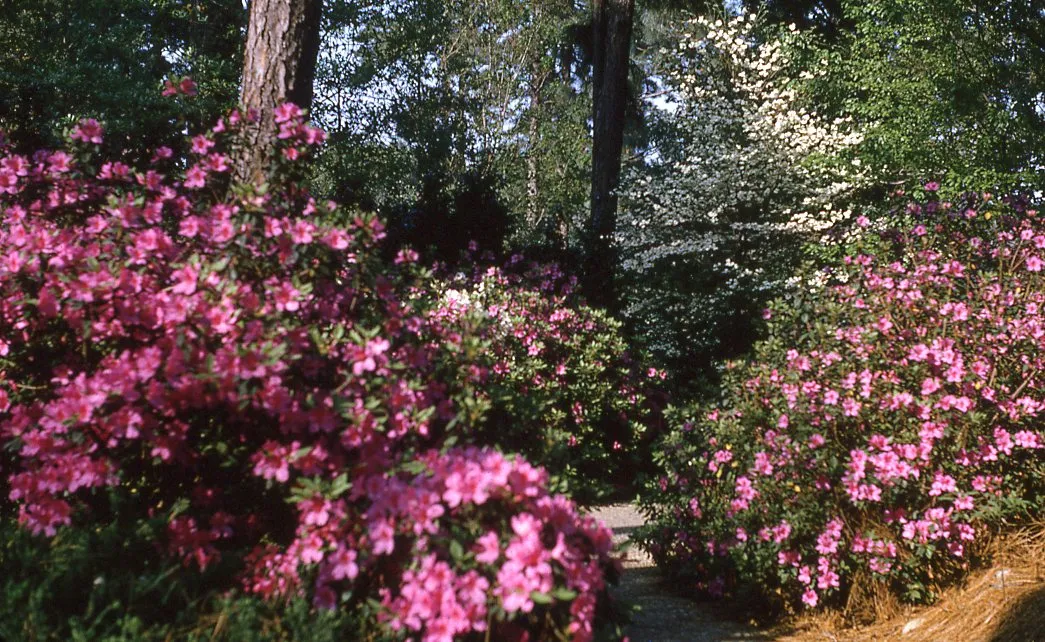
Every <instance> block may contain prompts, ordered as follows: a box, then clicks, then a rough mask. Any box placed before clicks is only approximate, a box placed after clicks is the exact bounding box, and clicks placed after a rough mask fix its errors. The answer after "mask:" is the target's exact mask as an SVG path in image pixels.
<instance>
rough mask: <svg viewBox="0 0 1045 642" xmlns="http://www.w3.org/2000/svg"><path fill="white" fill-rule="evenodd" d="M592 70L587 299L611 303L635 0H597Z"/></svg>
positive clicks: (594, 15) (586, 274) (594, 17)
mask: <svg viewBox="0 0 1045 642" xmlns="http://www.w3.org/2000/svg"><path fill="white" fill-rule="evenodd" d="M592 10H593V26H594V32H595V33H594V35H595V38H594V40H595V42H594V45H595V46H594V56H593V73H592V81H593V82H592V120H593V123H594V125H593V131H592V135H593V139H592V167H591V170H592V176H591V178H592V181H591V221H590V224H589V226H588V248H587V257H586V266H585V268H586V269H585V278H586V285H587V288H586V289H587V293H588V298H589V300H590V301H591V302H592V303H594V304H596V305H602V306H607V307H612V306H613V305H614V303H615V292H614V288H613V271H614V267H615V265H616V262H617V257H616V251H615V249H614V242H613V235H614V232H615V231H616V225H617V195H616V190H617V185H618V183H619V181H620V163H621V153H622V150H623V147H624V116H625V105H626V102H627V92H628V63H629V61H630V52H631V32H632V24H633V21H634V14H635V0H594V2H593V4H592Z"/></svg>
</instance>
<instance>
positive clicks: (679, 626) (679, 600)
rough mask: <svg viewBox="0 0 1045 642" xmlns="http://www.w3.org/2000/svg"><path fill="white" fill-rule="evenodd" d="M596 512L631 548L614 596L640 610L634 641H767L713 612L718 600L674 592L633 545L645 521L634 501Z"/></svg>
mask: <svg viewBox="0 0 1045 642" xmlns="http://www.w3.org/2000/svg"><path fill="white" fill-rule="evenodd" d="M592 514H593V515H594V516H595V517H596V518H598V519H600V520H602V521H603V522H605V523H606V525H607V526H609V527H610V528H611V529H613V538H614V540H615V541H617V542H619V543H621V544H622V545H623V547H624V550H625V551H627V558H626V560H625V562H624V576H623V577H622V578H621V582H620V585H618V586H617V587H616V589H615V590H614V591H613V593H614V596H615V597H617V598H618V599H621V600H624V601H625V602H629V603H631V604H637V605H639V606H640V607H641V608H642V610H641V611H639V612H638V613H636V614H635V615H634V618H633V621H632V624H631V627H630V628H629V629H628V637H629V639H630V641H631V642H740V641H744V640H766V639H767V638H766V637H764V636H763V635H761V634H760V633H759V632H758V631H756V630H755V629H752V628H750V627H745V626H744V625H742V624H739V623H737V622H731V621H728V620H726V619H724V618H722V617H719V616H718V615H716V614H715V605H714V604H711V603H705V604H701V603H698V602H694V601H692V600H689V599H686V598H684V597H682V596H680V595H678V594H677V593H676V592H674V591H672V588H671V586H670V583H669V581H668V580H666V579H664V578H663V577H662V576H661V574H660V571H659V570H658V569H657V568H656V566H654V564H653V560H652V559H650V557H649V555H647V554H646V553H645V551H643V550H641V549H640V548H638V546H632V545H630V543H629V541H628V537H629V535H630V534H631V533H632V532H633V531H634V530H635V529H636V528H637V527H639V526H641V525H642V524H643V522H644V520H643V517H642V514H641V513H640V512H639V511H638V509H637V508H636V507H635V506H633V505H630V504H616V505H613V506H603V507H600V508H598V509H596V510H594V511H593V512H592Z"/></svg>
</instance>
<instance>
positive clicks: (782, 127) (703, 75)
mask: <svg viewBox="0 0 1045 642" xmlns="http://www.w3.org/2000/svg"><path fill="white" fill-rule="evenodd" d="M755 23H756V20H755V18H754V17H753V16H751V15H748V14H742V15H740V16H738V17H735V18H733V19H730V20H728V21H724V22H723V21H711V20H708V19H706V18H698V19H696V20H692V21H690V22H689V23H688V24H687V25H686V27H685V28H684V29H683V34H682V36H681V38H680V40H679V42H678V45H677V49H676V50H675V51H667V52H662V53H663V54H664V55H662V58H664V59H665V60H667V61H668V63H667V68H666V69H665V70H664V71H663V75H662V78H661V80H662V82H663V85H664V86H665V87H667V88H668V92H669V93H668V95H669V98H668V100H667V102H668V103H669V105H670V109H668V110H664V109H661V110H660V111H661V112H662V113H665V119H666V120H667V121H668V125H669V126H670V127H671V129H672V131H673V132H675V140H674V141H671V144H669V145H665V147H667V148H668V149H667V150H666V151H664V150H660V149H658V151H657V154H655V155H654V156H653V157H652V158H647V159H646V162H645V163H644V164H643V165H641V166H639V167H636V168H632V170H631V171H629V172H628V173H627V174H626V175H625V179H624V181H623V185H622V190H621V214H620V221H619V224H618V235H617V242H618V245H619V247H620V250H621V252H620V256H621V262H622V267H623V269H624V270H625V272H626V274H628V275H630V276H631V277H632V278H631V279H630V280H631V281H632V282H633V283H636V284H637V286H636V289H635V291H634V292H633V296H631V297H628V298H629V302H628V305H629V308H628V309H626V310H625V311H626V313H628V314H629V316H632V318H637V317H638V315H642V314H648V313H649V312H650V311H651V310H652V311H655V313H656V314H660V315H661V316H663V315H664V314H689V315H698V316H699V315H701V314H706V313H707V310H708V309H709V302H708V300H707V295H715V293H709V292H694V293H693V294H694V296H692V297H689V300H691V301H692V302H693V306H692V307H691V308H690V309H688V310H685V309H680V304H679V303H678V300H679V298H680V297H679V296H678V295H679V293H678V292H663V291H662V292H660V293H658V288H661V289H663V287H662V286H660V285H658V284H657V283H658V281H657V279H655V278H653V276H652V275H653V274H655V273H656V274H661V275H662V274H663V273H664V272H665V271H670V270H672V269H680V266H683V267H682V269H686V270H691V271H692V270H701V271H710V272H713V273H715V274H716V275H717V276H716V278H714V283H715V285H714V287H715V289H716V292H717V295H718V296H721V297H727V296H730V295H731V294H732V293H731V292H730V290H731V289H732V290H733V292H735V291H736V290H735V289H736V288H743V289H746V290H748V291H753V293H754V292H765V291H769V290H772V289H773V288H774V287H776V286H780V285H782V284H783V283H784V282H785V281H786V279H787V277H788V276H789V275H788V274H786V273H783V272H786V271H782V270H781V269H780V268H781V267H782V265H781V261H780V256H779V254H780V250H782V249H784V248H787V247H790V248H794V247H796V246H797V245H800V244H801V243H802V242H808V241H817V240H818V237H820V236H821V235H823V234H825V233H826V232H827V231H828V230H831V229H832V228H834V227H836V226H837V225H838V224H839V223H840V222H842V221H845V220H847V219H848V218H849V217H850V216H851V214H852V213H851V212H850V211H849V210H848V209H846V208H845V207H844V206H840V205H839V204H844V203H845V202H846V201H847V197H848V196H849V195H850V194H851V193H852V191H853V190H854V189H855V188H856V187H858V186H861V185H863V184H865V183H866V181H867V170H866V168H864V167H863V166H862V165H861V163H860V162H859V159H857V158H855V150H856V147H857V145H859V143H860V142H861V141H862V138H863V137H862V135H861V133H860V130H859V128H857V127H855V126H854V124H853V122H852V121H851V119H848V118H840V119H828V118H825V117H823V116H821V115H820V114H818V113H817V112H816V111H815V110H814V109H812V108H810V107H808V106H806V105H805V104H804V103H803V99H802V96H801V86H802V84H803V83H805V82H808V81H809V80H811V79H814V78H816V77H817V76H820V75H823V74H824V72H825V67H824V65H826V62H819V63H816V64H814V65H812V68H807V69H804V70H802V71H801V72H797V71H795V67H796V65H795V61H794V59H793V56H792V53H791V52H792V51H793V48H792V47H790V43H791V42H793V41H794V37H795V36H796V35H797V34H794V33H792V34H786V35H785V36H784V37H783V39H782V40H775V41H774V40H771V41H763V40H760V39H758V38H756V35H755ZM792 31H793V30H792ZM796 76H797V77H796ZM659 101H660V105H661V106H663V105H664V103H665V99H664V98H663V97H660V98H659ZM651 108H654V109H655V108H656V105H651ZM785 263H786V262H785ZM683 280H685V279H683ZM678 281H679V279H677V278H673V279H671V282H672V283H676V282H678ZM705 282H706V281H705ZM672 287H674V286H672ZM661 295H663V296H661ZM658 299H662V300H658ZM669 299H670V300H671V301H672V303H671V304H669V303H668V300H669ZM682 299H683V300H685V299H686V297H682ZM681 307H682V308H685V307H687V306H685V305H682V306H681ZM711 307H712V308H714V307H717V306H711ZM656 311H659V312H656ZM667 322H669V323H674V321H673V320H671V319H668V320H667ZM641 324H644V325H647V326H650V325H655V323H653V322H652V321H651V320H650V319H648V318H647V319H644V320H642V321H641ZM678 339H679V338H676V340H678ZM655 340H656V338H655ZM682 340H685V338H682Z"/></svg>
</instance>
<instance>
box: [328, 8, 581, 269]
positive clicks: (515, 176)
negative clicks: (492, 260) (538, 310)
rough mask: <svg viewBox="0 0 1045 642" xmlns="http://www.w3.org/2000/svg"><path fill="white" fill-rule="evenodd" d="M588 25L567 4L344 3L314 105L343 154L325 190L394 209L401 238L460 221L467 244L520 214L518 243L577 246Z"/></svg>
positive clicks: (515, 224) (514, 233)
mask: <svg viewBox="0 0 1045 642" xmlns="http://www.w3.org/2000/svg"><path fill="white" fill-rule="evenodd" d="M585 16H586V12H585V11H583V10H581V9H579V8H578V7H576V6H574V5H573V3H570V2H565V1H562V0H556V1H555V2H542V3H536V4H535V3H528V2H518V1H516V0H483V1H481V2H460V1H456V0H455V1H454V2H431V1H428V0H416V1H412V2H404V3H392V4H389V3H384V2H373V1H371V2H362V3H334V5H333V6H332V7H331V10H330V11H329V12H328V15H327V24H326V27H325V43H326V47H325V51H324V53H323V54H322V55H321V56H320V64H319V70H318V81H317V92H316V105H315V109H314V112H315V117H316V119H317V120H318V121H319V122H320V123H322V124H323V125H324V126H325V127H326V128H327V129H328V130H330V131H331V133H332V137H331V140H332V145H331V146H330V149H329V151H328V152H327V154H326V157H325V158H324V159H322V160H321V162H320V165H319V168H318V171H317V177H316V182H317V184H318V185H319V186H320V187H321V188H322V189H323V190H325V191H326V193H328V194H330V195H334V196H337V197H338V198H340V199H341V200H343V201H346V202H350V203H360V204H363V205H364V206H368V207H377V208H380V209H382V210H383V211H385V212H388V213H389V217H390V225H391V226H392V228H393V229H395V228H397V227H398V228H400V229H406V230H409V229H425V228H426V227H436V226H438V224H439V223H440V222H442V221H444V220H447V219H455V220H457V221H461V222H468V225H465V226H464V227H463V229H462V228H461V226H457V228H455V229H454V230H453V233H454V234H456V235H458V236H463V237H465V238H464V240H463V242H464V243H467V241H468V240H469V237H474V238H476V239H477V240H479V237H481V236H484V234H485V233H484V225H483V220H482V219H483V217H486V216H490V217H501V218H504V217H507V221H508V224H507V225H502V226H501V228H502V230H504V231H508V230H509V229H510V230H511V233H510V238H511V239H512V243H514V244H515V245H516V246H519V245H529V244H538V245H551V246H553V247H558V248H562V247H565V246H566V245H569V244H571V243H575V242H576V240H577V237H578V235H579V231H580V229H579V228H580V226H581V225H582V218H583V216H584V214H585V212H586V198H587V192H588V166H589V164H590V159H589V156H590V151H589V149H590V148H589V143H588V130H587V118H588V110H589V105H588V100H587V98H586V92H585V90H584V86H583V83H582V82H580V80H579V78H580V77H581V75H582V73H581V65H580V64H579V63H578V62H577V60H576V56H575V55H574V53H575V52H574V43H573V42H572V41H571V34H572V32H573V30H574V29H573V28H574V26H575V25H576V23H577V22H578V21H582V20H583V19H584V17H585ZM476 185H483V186H484V190H485V192H486V193H487V194H486V197H484V199H483V205H484V206H485V207H486V209H485V210H483V211H478V212H468V211H462V209H465V208H469V209H473V210H474V209H477V208H476V207H475V203H474V199H473V198H472V196H474V195H475V194H478V193H480V192H477V191H476V189H475V187H476ZM489 196H492V197H493V198H492V199H491V198H488V197H489ZM346 199H347V200H346ZM469 217H474V218H475V219H476V220H474V221H470V222H469V221H467V219H468V218H469ZM426 221H431V223H426ZM417 236H420V237H424V236H425V235H424V234H423V233H417ZM433 244H434V245H436V249H437V250H438V255H439V256H442V257H445V256H446V255H447V254H450V255H451V256H452V255H453V252H452V251H449V250H448V249H447V248H446V247H443V246H440V245H439V244H438V243H433ZM426 246H427V244H426V245H424V246H422V248H423V247H426ZM491 249H495V250H499V249H500V246H499V245H497V244H494V245H493V246H492V248H491Z"/></svg>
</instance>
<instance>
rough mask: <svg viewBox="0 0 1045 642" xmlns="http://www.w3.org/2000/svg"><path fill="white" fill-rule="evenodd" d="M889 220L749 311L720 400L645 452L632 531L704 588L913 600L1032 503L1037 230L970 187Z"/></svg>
mask: <svg viewBox="0 0 1045 642" xmlns="http://www.w3.org/2000/svg"><path fill="white" fill-rule="evenodd" d="M906 211H907V212H908V215H909V216H911V217H913V218H912V220H911V225H910V226H909V227H908V228H906V229H908V230H910V231H908V232H905V233H901V232H895V231H894V232H888V233H883V234H881V235H879V236H868V238H867V239H865V245H864V247H863V248H862V250H861V251H858V252H855V253H853V254H852V255H850V256H849V257H847V258H846V259H845V261H844V263H843V265H840V266H837V269H836V271H835V272H834V273H833V275H832V278H833V281H834V283H835V285H833V286H831V287H829V288H826V289H824V290H822V291H814V292H813V294H811V295H807V297H806V300H805V301H801V300H797V301H796V302H795V303H793V304H791V305H775V306H774V307H772V308H770V309H769V310H767V312H766V318H767V319H768V328H769V335H768V337H767V338H766V340H765V341H763V342H762V343H760V344H759V345H758V346H757V348H756V350H755V353H754V358H753V360H752V361H751V362H749V363H745V364H734V365H733V366H732V367H731V369H730V371H729V373H728V375H727V390H728V392H727V393H726V394H725V396H724V399H723V401H722V403H721V404H719V405H717V406H715V407H711V408H704V409H701V410H698V411H697V412H696V413H694V414H693V416H692V417H690V418H689V420H688V421H686V422H685V423H683V424H682V425H681V426H680V427H678V428H677V429H676V430H675V431H674V432H673V433H672V434H671V435H670V436H669V437H667V438H666V439H665V440H664V441H663V442H662V443H661V444H660V451H659V453H658V455H657V458H658V460H659V462H660V463H661V464H662V465H663V466H664V475H663V477H662V478H661V479H660V480H659V484H656V485H654V487H652V488H651V489H650V494H648V495H647V497H646V500H645V502H646V508H647V510H649V511H650V512H651V513H652V515H653V523H654V525H653V526H652V527H651V528H650V529H649V530H647V531H646V533H645V535H644V537H645V542H646V545H647V546H649V548H650V550H651V551H652V552H653V554H654V555H655V557H656V558H657V559H658V560H660V561H661V562H664V563H666V564H668V565H669V566H670V567H671V568H673V569H674V570H676V571H677V572H679V573H683V574H686V575H689V576H691V577H694V578H695V579H696V581H697V582H698V585H699V586H700V587H702V588H703V589H705V590H707V591H709V592H711V593H718V594H721V593H723V592H725V591H730V590H732V589H734V588H737V587H739V586H744V587H747V588H749V589H751V588H753V589H755V590H760V591H762V592H764V596H765V597H771V598H779V599H781V600H783V601H784V602H787V603H792V604H797V603H799V602H801V603H802V604H804V605H805V606H807V607H818V606H822V605H840V604H846V603H847V598H849V597H853V596H854V595H857V596H858V595H859V594H860V593H861V592H862V591H864V590H865V589H867V588H868V587H867V583H869V582H872V581H875V582H879V583H881V585H882V586H884V587H886V588H888V589H889V590H892V591H894V592H895V593H897V594H899V595H900V596H901V597H903V598H906V599H907V600H911V601H924V600H929V599H931V598H932V595H933V593H934V591H935V589H936V587H938V586H939V585H941V584H943V583H945V582H947V581H948V580H951V579H954V578H956V577H958V576H959V575H960V574H961V573H962V572H964V571H965V570H967V569H968V568H969V566H970V563H972V562H974V561H975V560H976V558H977V556H978V555H979V554H980V553H981V552H982V551H983V550H984V546H983V544H984V543H985V542H986V541H987V540H989V539H990V537H991V535H992V534H993V533H995V532H997V531H998V530H999V529H1003V528H1005V527H1006V526H1007V525H1008V524H1010V523H1011V522H1013V521H1016V520H1019V519H1021V518H1024V517H1027V516H1033V515H1040V514H1041V512H1042V509H1043V508H1045V450H1043V448H1045V432H1043V431H1042V429H1041V413H1042V411H1043V409H1045V405H1043V404H1045V392H1043V382H1042V379H1041V372H1042V368H1043V366H1045V360H1043V359H1045V357H1043V355H1045V317H1043V311H1045V287H1043V286H1045V281H1043V277H1042V275H1043V272H1042V270H1043V268H1045V263H1043V257H1045V225H1043V223H1042V221H1041V219H1040V218H1039V217H1038V216H1037V212H1036V211H1035V210H1034V209H1032V208H1026V207H1025V206H1024V205H1023V204H1021V203H1020V202H1019V201H1013V202H1012V203H1011V204H1010V205H1006V204H1005V203H1001V202H998V201H996V200H993V199H990V198H988V197H976V198H971V199H969V201H968V202H965V203H955V204H950V203H940V202H938V201H935V200H932V201H930V203H911V204H910V205H909V206H908V207H907V209H906ZM854 604H855V603H854Z"/></svg>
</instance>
